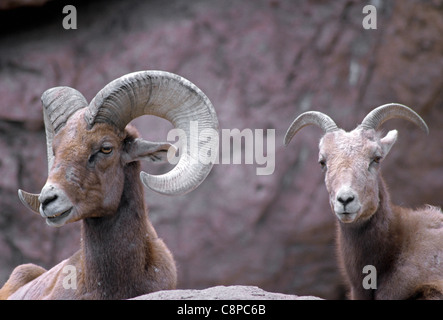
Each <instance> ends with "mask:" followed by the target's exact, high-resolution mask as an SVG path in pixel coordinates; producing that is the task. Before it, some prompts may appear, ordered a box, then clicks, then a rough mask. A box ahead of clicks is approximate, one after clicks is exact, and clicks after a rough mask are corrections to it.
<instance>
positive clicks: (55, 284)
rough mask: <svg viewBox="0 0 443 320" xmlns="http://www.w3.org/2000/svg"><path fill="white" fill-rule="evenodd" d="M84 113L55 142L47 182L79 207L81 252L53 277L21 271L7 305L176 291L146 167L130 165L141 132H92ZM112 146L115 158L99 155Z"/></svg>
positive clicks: (100, 127) (4, 293)
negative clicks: (152, 209) (68, 282)
mask: <svg viewBox="0 0 443 320" xmlns="http://www.w3.org/2000/svg"><path fill="white" fill-rule="evenodd" d="M83 112H84V110H83V111H80V112H77V113H76V114H75V115H74V116H72V117H71V118H70V119H69V121H68V123H67V124H66V126H65V127H64V128H63V129H62V130H60V131H59V132H58V133H57V134H56V135H55V137H54V141H53V149H54V154H55V161H54V164H53V167H52V168H51V170H50V174H49V177H48V181H47V184H48V183H51V184H53V185H55V186H57V188H60V190H63V192H64V193H65V194H66V195H67V197H68V198H69V201H70V203H72V204H73V208H74V209H73V211H72V214H71V215H70V216H69V220H68V221H67V222H66V223H68V222H74V221H78V220H82V231H81V234H82V241H81V248H80V250H79V251H78V252H76V253H75V254H74V255H73V256H71V257H70V258H68V259H66V260H64V261H62V262H61V263H59V264H58V265H56V266H55V267H53V268H52V269H50V270H49V271H46V270H44V269H43V268H40V267H37V266H35V265H21V266H18V267H17V268H16V269H15V270H14V271H13V273H12V274H11V276H10V278H9V280H8V281H7V283H6V284H5V285H4V286H3V288H2V289H0V298H2V299H5V298H9V299H125V298H131V297H134V296H137V295H141V294H145V293H149V292H153V291H157V290H165V289H174V288H175V286H176V268H175V263H174V260H173V257H172V254H171V253H170V251H169V250H168V248H167V247H166V245H165V244H164V242H163V241H162V240H161V239H159V238H158V236H157V233H156V232H155V230H154V228H153V226H152V224H151V222H150V221H149V219H148V214H147V209H146V205H145V201H144V197H143V186H142V183H141V181H140V178H139V173H140V163H139V161H136V159H132V160H131V161H128V159H129V158H128V157H129V156H128V153H131V152H132V151H131V150H129V149H130V148H131V145H133V144H134V141H135V139H136V138H137V137H138V133H137V132H136V130H135V129H133V128H131V127H128V128H127V130H126V131H125V132H119V131H117V130H116V129H115V128H114V127H112V126H109V125H106V124H96V125H95V126H94V127H93V128H92V129H91V130H88V129H87V127H86V122H85V121H84V120H83ZM105 142H106V143H108V144H110V145H112V146H113V152H112V153H111V154H110V155H105V154H102V153H100V152H98V151H99V150H100V148H101V146H103V144H104V143H105ZM47 202H49V201H47ZM66 266H73V267H75V270H76V277H77V283H76V284H77V289H72V288H67V289H66V288H65V287H64V286H63V280H64V279H65V278H66V276H67V273H66V271H65V269H64V268H65V267H66Z"/></svg>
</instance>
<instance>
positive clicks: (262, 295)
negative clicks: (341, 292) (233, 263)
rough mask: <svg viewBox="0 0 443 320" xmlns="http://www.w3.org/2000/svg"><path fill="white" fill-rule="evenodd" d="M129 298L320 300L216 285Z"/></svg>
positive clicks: (249, 287) (252, 287) (244, 287)
mask: <svg viewBox="0 0 443 320" xmlns="http://www.w3.org/2000/svg"><path fill="white" fill-rule="evenodd" d="M131 300H322V299H321V298H318V297H314V296H296V295H290V294H282V293H274V292H267V291H264V290H262V289H260V288H259V287H254V286H228V287H227V286H217V287H212V288H208V289H203V290H196V289H187V290H165V291H157V292H153V293H149V294H145V295H142V296H139V297H136V298H133V299H131Z"/></svg>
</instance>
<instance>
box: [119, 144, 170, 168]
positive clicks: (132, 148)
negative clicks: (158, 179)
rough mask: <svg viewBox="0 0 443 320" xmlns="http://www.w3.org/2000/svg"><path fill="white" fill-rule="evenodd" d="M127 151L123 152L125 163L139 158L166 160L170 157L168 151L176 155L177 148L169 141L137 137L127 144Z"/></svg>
mask: <svg viewBox="0 0 443 320" xmlns="http://www.w3.org/2000/svg"><path fill="white" fill-rule="evenodd" d="M125 151H126V152H125V153H124V154H123V161H124V162H125V163H129V162H132V161H137V160H147V161H152V162H165V161H167V159H168V153H172V155H174V154H175V152H176V148H175V147H174V146H173V145H172V144H170V143H168V142H151V141H146V140H143V139H135V140H134V141H132V142H131V143H129V144H128V145H127V148H126V150H125ZM168 151H169V152H168Z"/></svg>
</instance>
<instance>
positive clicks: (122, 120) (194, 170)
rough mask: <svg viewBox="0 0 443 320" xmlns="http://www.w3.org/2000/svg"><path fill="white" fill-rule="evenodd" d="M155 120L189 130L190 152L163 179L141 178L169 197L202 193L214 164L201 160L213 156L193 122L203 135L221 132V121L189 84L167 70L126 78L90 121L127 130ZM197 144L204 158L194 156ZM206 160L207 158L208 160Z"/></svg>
mask: <svg viewBox="0 0 443 320" xmlns="http://www.w3.org/2000/svg"><path fill="white" fill-rule="evenodd" d="M142 115H154V116H158V117H161V118H163V119H166V120H168V121H169V122H171V123H172V124H173V125H174V127H175V128H177V129H181V130H183V132H184V133H185V135H186V137H187V139H186V140H187V143H188V147H187V148H186V152H187V153H183V154H182V155H181V158H180V159H179V162H178V163H177V165H176V166H175V167H174V168H173V169H172V170H171V171H169V172H167V173H165V174H163V175H158V176H154V175H149V174H146V173H144V172H142V173H141V179H142V181H143V183H144V184H145V185H146V186H147V187H149V188H151V189H153V190H154V191H156V192H159V193H163V194H184V193H187V192H189V191H191V190H193V189H194V188H196V187H197V186H198V185H199V184H200V183H201V182H202V181H203V180H204V179H205V178H206V176H207V174H209V172H210V170H211V168H212V166H213V164H212V163H211V164H203V163H200V162H199V161H198V160H199V159H200V155H203V154H204V152H207V150H208V147H207V144H208V143H207V142H205V141H203V142H202V141H199V139H198V136H199V134H197V136H195V134H194V135H193V136H192V135H191V123H192V122H193V121H196V122H197V123H198V133H200V132H201V131H202V130H205V129H212V130H216V131H217V132H218V119H217V115H216V112H215V110H214V107H213V105H212V103H211V101H210V100H209V98H208V97H207V96H206V95H205V94H204V93H203V92H202V91H201V90H200V89H199V88H198V87H197V86H195V85H194V84H193V83H191V82H190V81H189V80H187V79H185V78H183V77H181V76H179V75H176V74H173V73H169V72H165V71H139V72H134V73H130V74H127V75H124V76H122V77H120V78H118V79H115V80H113V81H111V82H110V83H109V84H108V85H106V86H105V87H104V88H103V89H102V90H100V92H99V93H97V95H96V96H95V97H94V99H93V100H92V101H91V103H90V104H89V108H88V109H87V111H86V112H85V120H86V122H87V123H88V126H89V127H92V126H94V124H95V123H103V122H105V123H109V124H111V125H114V126H115V127H116V128H118V129H119V130H124V128H125V127H126V125H127V124H128V123H129V122H130V121H131V120H133V119H135V118H137V117H139V116H142ZM192 143H197V144H198V146H199V154H190V149H191V148H190V147H189V146H190V145H192ZM203 156H204V155H203Z"/></svg>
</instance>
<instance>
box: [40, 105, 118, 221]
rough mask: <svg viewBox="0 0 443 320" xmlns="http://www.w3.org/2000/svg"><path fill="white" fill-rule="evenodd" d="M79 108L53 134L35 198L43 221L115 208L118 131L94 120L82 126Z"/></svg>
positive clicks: (76, 217)
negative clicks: (48, 161)
mask: <svg viewBox="0 0 443 320" xmlns="http://www.w3.org/2000/svg"><path fill="white" fill-rule="evenodd" d="M83 113H84V111H83V110H80V111H79V112H77V113H76V114H74V115H73V116H72V117H71V118H70V119H69V121H68V122H67V123H66V125H65V126H64V127H63V128H62V129H61V130H60V131H59V132H58V133H57V134H56V135H55V137H54V140H53V144H52V148H53V152H54V162H53V165H52V167H51V168H50V170H49V176H48V179H47V181H46V184H45V186H44V187H43V189H42V191H41V193H40V197H39V201H40V214H41V215H42V216H43V217H45V218H46V221H47V223H48V224H49V225H53V226H61V225H63V224H65V223H68V222H73V221H76V220H79V219H83V218H86V217H100V216H104V215H106V214H108V213H110V212H115V210H116V209H117V206H118V204H119V202H120V197H121V194H122V189H123V183H124V172H123V164H122V161H121V158H122V151H123V141H124V138H125V134H124V133H119V132H118V131H117V130H115V129H114V128H113V127H112V126H110V125H107V124H97V125H95V126H94V127H93V128H92V129H91V130H87V124H86V122H85V121H84V119H83Z"/></svg>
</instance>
